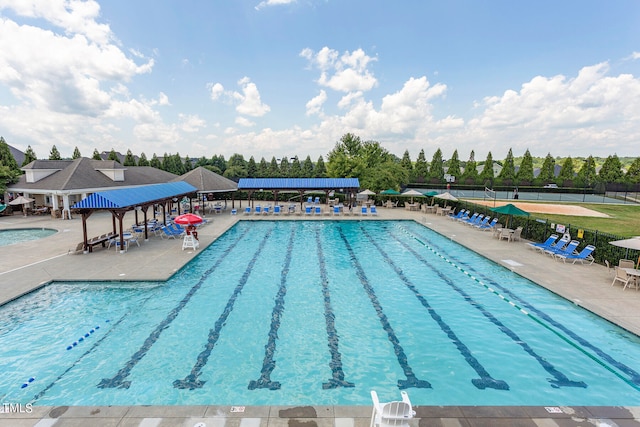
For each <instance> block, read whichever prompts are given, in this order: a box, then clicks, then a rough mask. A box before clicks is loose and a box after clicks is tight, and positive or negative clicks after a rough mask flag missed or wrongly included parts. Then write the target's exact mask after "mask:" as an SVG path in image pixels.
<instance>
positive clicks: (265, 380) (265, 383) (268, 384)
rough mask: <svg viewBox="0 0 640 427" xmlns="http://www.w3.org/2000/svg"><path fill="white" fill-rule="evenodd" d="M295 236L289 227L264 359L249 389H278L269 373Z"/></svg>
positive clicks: (292, 229) (276, 383) (277, 383)
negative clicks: (289, 232)
mask: <svg viewBox="0 0 640 427" xmlns="http://www.w3.org/2000/svg"><path fill="white" fill-rule="evenodd" d="M295 237H296V230H295V228H293V227H292V228H291V234H289V243H288V245H287V253H286V255H285V257H284V265H283V266H282V270H281V271H280V287H279V288H278V293H277V294H276V298H275V304H274V306H273V310H272V312H271V326H270V328H269V334H268V337H269V338H268V339H267V344H266V345H265V346H264V360H263V361H262V370H261V371H260V378H258V379H257V380H251V381H249V386H248V387H249V390H255V389H257V388H267V389H269V390H278V389H280V382H278V381H272V380H271V373H272V372H273V370H274V369H275V367H276V361H275V359H274V358H273V356H274V354H275V353H276V342H277V340H278V329H280V319H281V318H282V313H283V312H284V297H285V296H286V295H287V276H288V275H289V267H290V266H291V257H292V253H293V243H294V241H295Z"/></svg>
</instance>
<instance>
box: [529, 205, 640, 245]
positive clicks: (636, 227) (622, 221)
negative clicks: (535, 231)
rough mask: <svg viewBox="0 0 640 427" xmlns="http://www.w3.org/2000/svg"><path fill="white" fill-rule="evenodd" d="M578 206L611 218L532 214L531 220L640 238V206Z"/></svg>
mask: <svg viewBox="0 0 640 427" xmlns="http://www.w3.org/2000/svg"><path fill="white" fill-rule="evenodd" d="M575 205H577V206H583V207H585V208H588V209H591V210H594V211H597V212H601V213H604V214H607V215H609V217H610V218H593V217H586V216H572V215H553V214H531V218H539V219H546V220H547V221H548V222H553V223H556V224H565V225H571V228H572V229H574V230H575V229H578V228H582V229H589V230H598V231H601V232H604V233H610V234H616V235H619V236H622V237H632V236H640V206H633V205H604V204H590V203H575Z"/></svg>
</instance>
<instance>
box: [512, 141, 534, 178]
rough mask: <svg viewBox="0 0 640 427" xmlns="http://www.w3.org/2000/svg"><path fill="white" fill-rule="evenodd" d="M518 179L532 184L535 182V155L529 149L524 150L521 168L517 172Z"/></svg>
mask: <svg viewBox="0 0 640 427" xmlns="http://www.w3.org/2000/svg"><path fill="white" fill-rule="evenodd" d="M516 180H517V181H518V183H519V184H526V185H530V184H531V183H532V182H533V157H531V153H530V152H529V149H527V151H525V152H524V156H523V157H522V161H521V162H520V168H519V169H518V173H517V174H516Z"/></svg>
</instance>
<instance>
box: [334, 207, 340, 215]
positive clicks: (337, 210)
mask: <svg viewBox="0 0 640 427" xmlns="http://www.w3.org/2000/svg"><path fill="white" fill-rule="evenodd" d="M333 216H340V206H334V207H333Z"/></svg>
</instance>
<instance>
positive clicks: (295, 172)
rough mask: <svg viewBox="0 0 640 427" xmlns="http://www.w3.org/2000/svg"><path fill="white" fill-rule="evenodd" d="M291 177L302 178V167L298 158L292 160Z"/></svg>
mask: <svg viewBox="0 0 640 427" xmlns="http://www.w3.org/2000/svg"><path fill="white" fill-rule="evenodd" d="M289 176H290V177H291V178H300V177H301V176H302V166H301V165H300V160H298V156H295V157H294V158H293V159H291V168H290V169H289Z"/></svg>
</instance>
